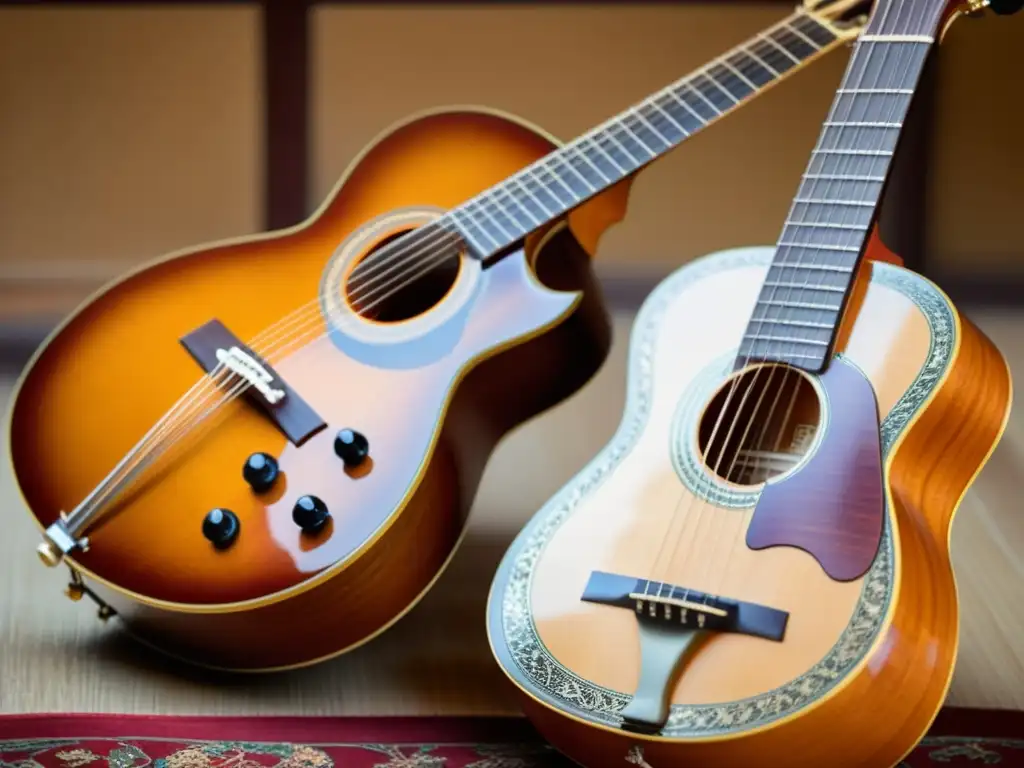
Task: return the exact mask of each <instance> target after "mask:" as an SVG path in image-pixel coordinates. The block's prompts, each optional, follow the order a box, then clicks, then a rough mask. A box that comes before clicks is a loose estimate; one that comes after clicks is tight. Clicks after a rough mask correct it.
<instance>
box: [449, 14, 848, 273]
mask: <svg viewBox="0 0 1024 768" xmlns="http://www.w3.org/2000/svg"><path fill="white" fill-rule="evenodd" d="M845 39H846V36H845V35H842V34H841V33H840V32H839V31H838V30H836V29H835V28H833V27H832V26H830V25H829V24H828V23H827V22H826V21H824V20H822V19H819V18H818V17H816V16H814V15H812V14H810V13H807V12H804V11H799V12H797V13H795V14H793V15H792V16H790V17H789V18H787V19H785V20H784V21H782V22H780V23H778V24H776V25H775V26H773V27H771V28H769V29H767V30H765V31H764V32H762V33H760V34H758V35H756V36H755V37H753V38H751V39H750V40H748V41H747V42H746V43H744V44H743V45H740V46H737V47H736V48H734V49H733V50H731V51H729V52H728V53H726V54H724V55H723V56H720V57H719V58H717V59H715V60H714V61H712V62H711V63H710V64H708V65H707V66H705V67H703V68H702V69H700V70H698V71H696V72H694V73H692V74H690V75H687V76H686V77H684V78H683V79H681V80H679V81H677V82H675V83H673V84H672V85H670V86H668V87H667V88H665V89H663V90H661V91H659V92H658V93H656V94H654V95H653V96H650V97H649V98H647V99H645V100H644V101H642V102H640V103H639V104H635V105H633V106H632V107H630V108H629V109H627V110H625V111H624V112H622V113H621V114H619V115H617V116H616V117H614V118H612V119H611V120H608V121H607V122H605V123H604V124H602V125H600V126H598V127H597V128H595V129H593V130H591V131H589V132H588V133H586V134H584V135H583V136H580V137H579V138H578V139H576V140H575V141H573V142H571V143H569V144H567V145H565V146H564V147H562V148H560V149H558V150H556V151H555V152H553V153H551V154H550V155H548V156H546V157H544V158H543V159H541V160H539V161H537V162H535V163H534V164H533V165H530V166H528V167H526V168H525V169H523V170H522V171H520V172H518V173H516V174H515V175H513V176H511V177H509V178H508V179H506V180H505V181H503V182H502V183H501V184H499V185H497V186H495V187H492V188H490V189H488V190H486V191H484V192H483V193H481V194H479V195H477V196H476V197H474V198H472V199H471V200H469V201H467V202H466V203H464V204H462V205H461V206H459V207H458V208H456V209H453V210H452V211H450V212H449V213H448V214H447V215H446V217H445V218H446V219H447V221H445V222H444V226H446V228H447V229H449V230H451V231H454V232H456V233H457V234H458V235H459V237H460V238H461V239H462V240H463V241H464V242H465V243H466V244H467V245H468V246H469V248H470V250H471V251H472V252H473V255H474V256H476V257H478V258H482V259H486V258H488V257H490V256H492V255H494V254H497V253H501V252H502V251H504V250H506V249H507V248H508V247H509V246H512V245H514V244H516V243H518V242H519V241H521V240H522V238H523V237H525V236H526V235H527V234H529V233H530V232H533V231H534V230H536V229H537V228H538V227H541V226H543V225H544V224H547V223H549V222H551V221H554V220H556V219H558V218H559V217H561V216H564V215H565V214H566V213H568V212H569V211H570V210H572V209H573V208H575V207H576V206H578V205H580V204H581V203H583V202H585V201H586V200H588V199H589V198H591V197H593V196H594V195H597V194H599V193H600V192H603V191H604V190H606V189H608V188H609V187H611V186H613V185H614V184H616V183H617V182H619V181H622V180H623V179H625V178H627V177H629V176H631V175H632V174H634V173H636V172H637V171H638V170H640V169H641V168H643V167H645V166H646V165H648V164H649V163H651V162H653V161H654V160H657V159H658V158H659V157H661V156H662V155H664V154H666V153H668V152H669V151H670V150H672V149H674V148H675V147H677V146H678V145H679V144H681V143H682V142H683V141H684V140H686V139H687V138H689V137H690V136H692V135H694V134H695V133H698V132H699V131H701V130H702V129H703V128H705V127H706V126H708V125H711V124H712V123H713V122H715V121H716V120H719V119H721V118H722V117H724V116H725V115H727V114H729V113H730V112H732V111H733V110H735V109H737V108H739V107H740V106H742V105H743V104H744V103H746V102H747V101H749V100H751V99H752V98H754V97H755V96H756V95H758V94H759V93H761V92H762V91H764V90H765V89H767V88H769V87H770V86H772V85H773V84H775V83H777V82H779V81H780V80H782V79H784V78H786V77H788V76H789V75H791V74H793V73H795V72H796V71H797V70H799V69H800V68H801V67H802V66H803V65H804V64H806V63H808V62H809V61H811V60H813V59H815V58H817V57H818V56H821V55H823V54H825V53H827V52H828V51H830V50H832V49H833V48H834V47H836V46H838V45H839V44H841V43H842V42H843V41H844V40H845Z"/></svg>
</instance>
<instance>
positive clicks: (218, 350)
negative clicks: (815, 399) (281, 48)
mask: <svg viewBox="0 0 1024 768" xmlns="http://www.w3.org/2000/svg"><path fill="white" fill-rule="evenodd" d="M865 15H866V14H865V11H864V8H861V7H860V4H859V3H857V2H854V0H826V1H822V0H815V1H814V2H810V0H809V2H808V5H807V6H806V7H802V8H800V9H799V10H798V11H797V12H795V13H794V14H792V15H790V16H789V17H788V18H785V19H783V20H782V21H780V22H779V23H777V24H775V25H773V26H771V27H770V28H768V29H766V30H765V31H763V32H762V33H760V34H758V35H757V36H756V37H755V38H753V39H751V40H749V41H748V42H747V43H746V44H744V45H742V46H740V47H738V48H736V49H734V50H731V51H729V52H727V53H726V54H725V55H723V56H722V57H720V58H718V59H716V60H714V61H712V62H711V63H710V64H709V65H708V66H706V67H704V68H702V69H700V70H698V71H696V72H694V73H693V74H691V75H689V76H688V77H685V78H683V79H682V80H680V81H678V82H677V83H675V84H673V85H671V86H669V87H667V88H665V89H663V90H661V91H659V92H658V93H656V94H654V95H652V96H650V97H649V98H648V99H646V100H645V101H643V102H641V103H639V104H637V105H635V106H633V107H631V108H630V109H628V110H626V111H625V112H623V113H622V114H620V115H618V116H617V117H615V118H614V119H612V120H609V121H607V122H606V123H604V124H602V125H600V126H598V127H597V128H595V129H593V130H592V131H590V132H588V133H586V134H585V135H583V136H581V137H580V138H578V139H577V140H575V141H573V142H572V143H570V144H567V145H565V146H562V147H559V146H558V145H557V142H556V141H555V140H554V139H552V138H551V137H550V136H548V135H546V134H545V133H543V132H542V131H540V130H539V129H536V128H533V127H531V126H528V125H526V124H525V123H523V122H522V121H520V120H518V119H515V118H512V117H509V116H507V115H504V114H499V113H496V112H493V111H487V110H480V109H454V110H447V111H435V112H432V113H429V114H422V115H418V116H415V117H413V118H411V119H409V120H407V121H405V122H404V123H402V124H400V125H397V126H395V127H393V128H391V129H390V130H388V131H387V132H386V133H385V134H384V135H383V136H381V137H380V138H379V139H377V140H376V141H374V142H373V143H372V144H371V145H370V146H368V147H367V148H366V149H365V150H364V151H363V152H362V154H361V155H360V156H359V157H358V158H357V159H356V160H355V161H354V162H353V163H352V165H351V166H350V167H349V169H348V170H347V172H346V173H345V174H344V176H343V178H342V180H341V181H340V182H339V184H338V185H337V187H336V188H335V190H334V192H333V193H332V194H331V195H330V197H329V199H328V200H327V201H326V202H325V203H324V204H323V205H322V206H321V208H320V209H319V210H318V211H317V212H316V213H315V214H314V215H313V216H312V218H311V219H310V220H309V221H307V222H305V223H303V224H302V225H301V226H297V227H295V228H293V229H290V230H286V231H280V232H273V233H270V234H266V235H261V236H258V237H249V238H243V239H240V240H234V241H231V242H223V243H214V244H212V245H207V246H203V247H199V248H196V249H192V250H189V251H187V252H182V253H176V254H173V255H171V256H169V257H167V258H164V259H162V260H160V261H158V262H156V263H154V264H150V265H148V266H146V267H144V268H142V269H139V270H137V271H135V272H134V273H132V274H129V275H126V276H124V277H123V278H122V279H120V280H118V281H117V282H115V283H113V284H111V285H108V286H107V287H105V288H104V289H103V290H101V291H100V292H99V293H98V294H97V295H95V296H93V297H92V298H91V299H90V300H88V301H87V302H86V303H85V304H84V305H83V306H82V307H81V308H79V309H78V310H77V311H76V312H75V313H74V314H73V315H72V316H71V317H70V318H68V319H67V320H66V321H65V322H63V323H62V324H61V325H60V327H59V328H58V329H57V330H56V331H55V332H54V333H53V334H51V335H50V337H49V338H48V339H47V340H46V342H45V343H44V344H43V345H42V347H41V349H40V350H39V351H38V352H37V354H36V355H35V356H34V358H33V359H32V361H31V363H30V365H29V366H28V368H27V370H26V371H25V373H24V375H23V377H22V378H21V380H20V383H19V386H18V388H17V390H16V394H15V396H14V398H13V404H12V411H11V414H10V440H11V446H10V450H11V457H12V459H13V468H14V475H15V477H16V480H17V484H18V487H19V488H20V490H21V492H22V494H23V496H24V499H25V501H26V503H27V506H28V507H29V509H30V510H31V512H32V514H33V516H34V518H35V520H36V521H37V522H38V523H39V525H40V527H41V529H42V530H43V531H44V541H43V544H42V546H41V547H40V555H41V557H42V558H43V560H44V561H45V562H46V563H47V564H49V565H56V564H58V563H60V562H64V563H66V564H67V566H68V567H69V568H70V570H71V574H72V583H71V585H70V590H69V594H70V596H72V597H75V598H81V597H83V596H88V597H90V598H92V599H94V600H95V601H96V602H97V603H99V605H100V611H101V615H102V616H110V615H112V614H114V613H116V614H118V615H119V616H120V618H122V619H123V620H124V623H125V625H126V626H127V627H128V628H129V629H130V630H131V631H132V632H133V633H134V634H135V635H137V636H138V637H139V638H141V639H142V640H143V641H145V642H147V643H149V644H151V645H154V646H156V647H158V648H160V649H161V650H164V651H166V652H167V653H170V654H173V655H176V656H179V657H181V658H184V659H187V660H190V661H193V662H196V663H199V664H203V665H207V666H213V667H221V668H229V669H238V670H258V669H259V670H267V669H276V668H283V667H288V666H296V665H302V664H309V663H312V662H315V661H317V660H320V659H325V658H327V657H329V656H332V655H335V654H338V653H341V652H342V651H345V650H347V649H351V648H353V647H355V646H356V645H358V644H360V643H362V642H364V641H366V640H368V639H370V638H372V637H373V636H374V635H376V634H377V633H379V632H381V631H383V630H384V629H385V628H387V627H388V626H389V625H390V624H392V623H393V622H394V621H395V620H396V619H398V617H400V616H401V615H402V614H403V613H404V612H406V611H407V610H409V608H411V607H412V605H414V604H415V603H416V601H417V600H418V599H419V598H420V597H421V596H422V595H423V594H424V593H425V591H426V590H427V589H428V588H429V587H430V585H431V584H432V582H433V581H434V580H435V578H437V576H438V575H439V574H440V572H441V571H442V570H443V568H444V566H445V565H446V563H447V562H448V560H449V557H450V556H451V554H452V553H453V551H454V550H455V548H456V546H457V544H458V542H459V540H460V537H461V535H462V533H463V531H464V527H465V526H464V523H465V519H466V515H467V512H468V510H469V508H470V505H471V503H472V501H473V498H474V494H475V492H476V488H477V484H478V481H479V478H480V476H481V473H482V471H483V469H484V466H485V463H486V461H487V459H488V456H489V454H490V453H491V451H492V449H493V447H494V445H495V444H496V442H497V441H498V439H499V438H500V437H501V436H502V435H503V434H504V433H505V432H506V431H507V430H509V429H510V428H511V427H513V426H515V425H517V424H519V423H521V422H522V421H524V420H526V419H529V418H530V417H532V416H534V415H535V414H537V413H539V412H541V411H543V410H545V409H546V408H548V407H550V406H552V405H554V404H555V403H557V402H559V401H561V400H562V399H564V398H565V397H567V396H569V395H571V394H572V393H574V392H575V391H576V390H577V389H578V388H579V387H580V386H582V385H583V384H584V383H585V382H586V381H587V380H589V378H590V377H591V375H592V374H593V373H594V372H595V371H596V370H597V368H598V367H599V366H600V365H601V363H602V362H603V360H604V359H605V355H606V353H607V350H608V346H609V336H610V332H609V323H608V319H607V315H606V312H605V310H604V307H603V303H602V299H601V297H600V294H599V291H598V289H597V285H596V283H595V279H594V276H593V273H592V269H591V263H590V256H591V255H592V254H593V253H594V251H595V249H596V246H597V242H598V239H599V237H600V235H601V233H602V232H603V231H604V230H605V229H606V228H607V227H608V226H610V225H611V224H612V223H614V222H615V221H617V220H618V219H620V218H621V217H622V215H623V214H624V211H625V205H626V196H627V194H628V186H629V183H630V181H631V180H632V178H634V176H635V175H636V173H637V171H639V170H640V169H641V168H642V167H644V166H646V165H648V164H649V163H651V162H653V161H654V160H656V159H658V158H660V157H662V156H663V155H664V154H665V153H667V152H668V151H670V150H671V149H673V148H674V147H676V146H678V145H679V144H680V143H681V142H682V141H684V140H685V139H686V138H687V137H688V136H691V135H692V134H694V133H697V132H699V131H700V130H701V129H702V128H704V127H705V126H707V125H709V124H711V123H713V122H715V121H716V120H718V119H720V118H721V117H722V116H723V115H726V114H728V113H730V112H732V111H733V110H735V109H737V108H738V107H739V106H740V105H742V104H744V103H746V102H748V101H749V100H750V99H751V98H753V97H754V96H755V95H757V94H759V93H761V92H763V91H764V90H765V89H767V88H769V87H770V86H771V85H773V84H774V83H777V82H779V81H780V80H781V79H782V78H785V77H788V76H790V75H791V74H793V73H795V72H797V71H799V70H800V68H801V67H803V66H804V65H806V64H807V63H809V62H811V61H814V60H816V59H817V58H819V57H820V56H822V55H823V54H825V53H826V52H828V51H830V50H833V49H835V48H837V47H839V46H840V45H843V44H844V43H845V42H846V41H848V40H850V39H852V38H854V37H855V36H856V35H857V33H858V32H859V31H860V29H861V28H862V25H863V23H864V17H865ZM566 225H567V226H566Z"/></svg>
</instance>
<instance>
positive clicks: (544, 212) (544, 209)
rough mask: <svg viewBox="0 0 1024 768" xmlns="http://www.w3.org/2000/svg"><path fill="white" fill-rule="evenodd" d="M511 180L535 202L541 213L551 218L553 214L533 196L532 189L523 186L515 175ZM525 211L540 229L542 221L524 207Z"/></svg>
mask: <svg viewBox="0 0 1024 768" xmlns="http://www.w3.org/2000/svg"><path fill="white" fill-rule="evenodd" d="M509 180H510V181H511V182H512V183H513V184H516V185H517V186H518V187H519V188H520V189H521V190H523V191H524V192H525V193H526V196H527V197H528V198H530V199H531V200H533V202H534V203H536V205H537V207H538V208H540V210H541V212H542V213H543V214H544V215H545V216H547V217H549V218H550V216H551V214H552V212H551V211H549V210H548V209H547V206H545V205H544V204H543V203H541V201H540V198H538V197H537V196H536V195H535V194H533V192H532V191H530V189H529V188H528V187H527V186H526V185H525V184H523V182H521V181H520V180H519V179H518V178H517V177H516V176H515V175H513V176H511V177H510V179H509ZM523 210H525V211H526V212H527V214H528V215H529V216H530V218H531V219H532V220H533V225H534V226H535V227H539V226H540V225H541V224H542V223H543V221H542V220H541V219H538V218H537V217H535V216H534V215H533V214H532V213H530V212H529V211H528V210H527V209H526V207H525V206H523Z"/></svg>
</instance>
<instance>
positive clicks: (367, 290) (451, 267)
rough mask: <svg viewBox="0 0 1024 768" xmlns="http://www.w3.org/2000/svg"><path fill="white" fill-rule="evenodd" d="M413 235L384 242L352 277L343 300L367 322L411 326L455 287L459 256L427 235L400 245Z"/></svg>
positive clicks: (395, 236) (398, 234)
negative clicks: (409, 322)
mask: <svg viewBox="0 0 1024 768" xmlns="http://www.w3.org/2000/svg"><path fill="white" fill-rule="evenodd" d="M411 232H413V230H411V229H408V230H404V231H401V232H396V233H394V234H392V235H389V236H388V237H386V238H385V239H383V240H381V241H380V242H379V243H377V244H376V245H375V246H374V247H373V248H372V249H371V250H369V251H367V252H366V254H365V255H364V256H363V257H362V258H361V259H360V260H359V263H358V264H357V265H356V267H355V268H354V269H353V270H352V271H351V272H350V273H349V278H348V280H347V281H346V284H345V297H346V299H347V300H348V303H349V306H351V307H352V308H353V309H354V310H355V311H356V312H357V313H359V314H360V315H362V316H363V317H365V318H368V319H370V320H374V321H376V322H378V323H399V322H402V321H403V320H409V319H411V318H414V317H417V316H419V315H422V314H423V313H424V312H426V311H427V310H429V309H430V308H432V307H434V306H436V305H437V304H438V303H440V302H441V300H442V299H444V297H445V296H447V295H448V291H450V290H451V287H452V286H453V285H454V284H455V280H456V278H457V277H458V275H459V268H460V265H461V263H462V259H461V258H459V254H458V253H457V252H456V251H455V250H453V249H452V248H451V247H450V245H446V244H444V243H443V242H442V243H441V244H437V243H433V242H432V241H434V240H438V238H437V237H431V235H430V234H428V233H424V234H422V235H421V234H414V235H412V236H411V237H409V238H408V239H407V240H406V241H405V242H403V243H399V242H397V241H398V240H400V239H401V238H403V237H405V236H406V235H409V234H410V233H411ZM421 239H422V241H423V242H417V241H418V240H421ZM389 246H390V247H389Z"/></svg>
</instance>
